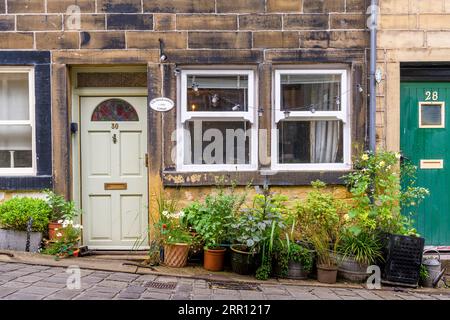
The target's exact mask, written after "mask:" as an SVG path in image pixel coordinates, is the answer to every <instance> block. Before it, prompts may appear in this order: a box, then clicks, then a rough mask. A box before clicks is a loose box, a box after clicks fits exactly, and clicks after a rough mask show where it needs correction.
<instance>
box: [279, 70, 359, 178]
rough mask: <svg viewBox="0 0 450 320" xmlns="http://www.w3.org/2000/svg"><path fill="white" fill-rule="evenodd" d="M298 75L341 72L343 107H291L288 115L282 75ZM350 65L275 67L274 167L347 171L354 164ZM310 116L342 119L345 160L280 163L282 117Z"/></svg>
mask: <svg viewBox="0 0 450 320" xmlns="http://www.w3.org/2000/svg"><path fill="white" fill-rule="evenodd" d="M286 74H288V75H289V74H295V75H318V74H325V75H328V74H329V75H340V76H341V110H340V111H316V112H314V113H312V112H310V111H289V116H288V117H286V115H285V113H284V111H283V110H281V76H282V75H286ZM349 78H350V77H349V71H348V70H347V69H343V68H339V69H277V70H275V71H274V90H273V93H274V95H273V99H274V101H273V105H274V108H273V110H272V128H273V129H272V134H271V141H272V143H271V159H272V160H271V163H272V165H271V169H272V170H278V171H284V170H292V171H345V170H350V169H351V167H352V165H351V121H350V116H351V114H350V105H349V103H350V96H351V92H350V91H351V90H350V83H349V81H350V79H349ZM308 120H340V121H342V123H343V140H344V141H343V162H342V163H279V154H278V152H279V130H278V128H277V126H278V123H279V122H281V121H308Z"/></svg>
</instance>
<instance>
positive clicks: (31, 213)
mask: <svg viewBox="0 0 450 320" xmlns="http://www.w3.org/2000/svg"><path fill="white" fill-rule="evenodd" d="M50 213H51V209H50V207H49V206H48V204H47V203H46V202H45V201H44V200H41V199H33V198H27V197H16V198H12V199H10V200H7V201H5V202H3V203H2V204H0V249H7V250H20V251H25V250H26V243H27V230H28V231H30V245H29V251H31V252H37V251H38V250H39V247H40V245H41V241H42V234H43V232H44V231H46V230H47V225H48V221H49V216H50Z"/></svg>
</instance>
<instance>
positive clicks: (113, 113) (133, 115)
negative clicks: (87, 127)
mask: <svg viewBox="0 0 450 320" xmlns="http://www.w3.org/2000/svg"><path fill="white" fill-rule="evenodd" d="M91 121H139V116H138V114H137V112H136V110H135V109H134V108H133V106H132V105H131V104H129V103H128V102H126V101H125V100H121V99H109V100H106V101H103V102H102V103H100V104H99V105H98V106H97V107H96V108H95V110H94V112H93V113H92V118H91Z"/></svg>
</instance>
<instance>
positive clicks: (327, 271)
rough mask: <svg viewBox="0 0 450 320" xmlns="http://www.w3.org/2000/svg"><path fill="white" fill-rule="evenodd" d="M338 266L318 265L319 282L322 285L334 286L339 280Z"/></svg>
mask: <svg viewBox="0 0 450 320" xmlns="http://www.w3.org/2000/svg"><path fill="white" fill-rule="evenodd" d="M337 272H338V267H337V266H328V265H323V264H319V265H317V280H318V281H319V282H322V283H328V284H333V283H336V279H337Z"/></svg>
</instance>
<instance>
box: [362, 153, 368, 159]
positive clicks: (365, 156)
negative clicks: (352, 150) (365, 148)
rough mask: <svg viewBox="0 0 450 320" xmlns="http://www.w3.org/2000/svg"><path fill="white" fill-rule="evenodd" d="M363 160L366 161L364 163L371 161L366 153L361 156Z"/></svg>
mask: <svg viewBox="0 0 450 320" xmlns="http://www.w3.org/2000/svg"><path fill="white" fill-rule="evenodd" d="M361 160H364V161H367V160H369V155H368V154H367V153H364V154H363V155H362V156H361Z"/></svg>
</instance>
